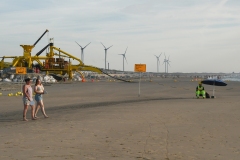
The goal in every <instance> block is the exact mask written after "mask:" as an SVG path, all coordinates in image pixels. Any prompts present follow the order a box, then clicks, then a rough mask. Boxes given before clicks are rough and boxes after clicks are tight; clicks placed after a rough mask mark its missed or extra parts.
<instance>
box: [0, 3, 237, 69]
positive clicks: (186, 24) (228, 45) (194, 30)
mask: <svg viewBox="0 0 240 160" xmlns="http://www.w3.org/2000/svg"><path fill="white" fill-rule="evenodd" d="M0 19H1V21H0V48H1V52H0V57H1V56H4V55H6V56H15V55H17V56H21V55H22V53H23V50H22V48H21V47H20V46H19V45H20V44H33V43H34V42H35V41H36V40H37V39H38V38H39V37H40V36H41V35H42V33H43V32H44V31H45V30H46V29H48V30H49V33H48V34H46V35H45V36H44V37H43V38H42V40H41V41H40V42H39V43H38V44H37V45H36V47H35V48H34V49H33V54H35V53H37V52H38V51H39V50H41V49H42V48H43V47H44V46H46V45H47V43H48V39H49V38H52V37H54V45H55V46H56V47H58V48H61V49H62V50H64V51H66V52H68V53H70V54H72V55H74V56H77V57H79V58H80V56H81V50H80V47H79V46H78V45H77V44H76V43H75V41H77V42H78V43H79V44H80V45H82V46H85V45H86V44H88V43H89V42H91V44H90V45H89V46H88V47H87V48H86V49H85V54H84V57H85V58H84V63H85V64H88V65H93V66H97V67H100V68H104V65H105V63H104V48H103V46H102V45H101V43H100V42H102V43H103V44H104V45H105V46H106V47H109V46H111V45H113V47H111V48H110V49H109V50H108V54H107V62H108V63H109V66H110V69H117V70H122V60H123V59H122V56H120V55H118V54H123V53H124V52H125V49H126V48H127V47H128V50H127V53H126V58H127V62H128V63H125V70H127V71H133V70H134V64H137V63H142V64H146V65H147V71H149V72H156V71H157V59H156V57H155V56H154V55H159V54H161V53H162V55H161V57H160V63H161V65H160V67H159V70H160V72H164V64H163V60H164V58H165V57H164V53H165V55H166V58H168V57H169V59H170V61H171V62H170V65H171V66H170V67H169V72H226V73H230V72H237V73H238V72H240V63H239V60H240V46H239V40H240V29H239V28H240V1H238V0H211V1H209V0H178V1H176V0H131V1H129V0H69V1H66V0H65V1H63V0H41V1H35V0H33V1H29V0H1V3H0ZM44 54H45V53H44Z"/></svg>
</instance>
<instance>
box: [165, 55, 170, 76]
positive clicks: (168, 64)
mask: <svg viewBox="0 0 240 160" xmlns="http://www.w3.org/2000/svg"><path fill="white" fill-rule="evenodd" d="M169 57H170V56H168V59H167V62H166V63H167V73H168V66H171V65H170V63H169V62H171V61H170V60H169Z"/></svg>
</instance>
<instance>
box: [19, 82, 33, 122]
mask: <svg viewBox="0 0 240 160" xmlns="http://www.w3.org/2000/svg"><path fill="white" fill-rule="evenodd" d="M25 82H26V84H25V85H23V87H22V92H23V105H24V109H23V121H28V120H27V118H26V115H27V110H28V106H31V115H32V120H36V118H35V117H34V101H33V98H32V86H31V79H30V78H26V79H25Z"/></svg>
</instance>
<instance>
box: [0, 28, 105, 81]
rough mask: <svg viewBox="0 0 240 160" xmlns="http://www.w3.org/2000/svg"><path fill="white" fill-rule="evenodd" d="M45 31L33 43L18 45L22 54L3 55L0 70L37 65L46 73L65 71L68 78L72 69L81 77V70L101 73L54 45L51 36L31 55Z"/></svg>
mask: <svg viewBox="0 0 240 160" xmlns="http://www.w3.org/2000/svg"><path fill="white" fill-rule="evenodd" d="M47 32H48V30H46V31H45V32H44V33H43V34H42V35H41V37H40V38H39V39H38V40H37V41H36V42H35V43H34V44H33V45H20V46H21V47H22V48H23V55H22V56H3V57H2V60H1V61H0V70H2V69H5V68H8V67H27V69H28V70H33V69H34V68H35V66H37V67H38V69H39V70H41V71H45V72H46V74H50V73H53V74H61V75H65V74H66V73H67V74H68V76H69V79H72V78H73V72H74V71H77V72H78V73H80V75H81V78H82V79H84V75H83V73H82V71H92V72H97V73H103V71H102V70H101V69H99V68H97V67H94V66H89V65H85V64H84V63H83V62H82V61H81V60H80V59H79V58H77V57H75V56H73V55H71V54H69V53H67V52H65V51H63V50H61V49H60V48H58V47H55V46H54V42H53V38H50V42H49V44H48V45H46V46H45V47H44V48H43V49H41V50H40V51H39V52H37V53H36V54H35V55H32V49H33V48H34V47H35V45H36V44H37V43H38V42H39V41H40V40H41V38H42V37H43V36H44V35H45V34H46V33H47ZM47 48H49V52H48V53H47V54H46V56H40V55H41V54H42V52H43V51H44V50H46V49H47ZM54 51H58V52H59V54H57V53H55V52H54ZM56 56H58V57H56ZM6 58H13V60H12V62H10V63H9V62H8V63H6V62H4V60H5V59H6ZM64 58H68V61H66V60H65V59H64ZM71 59H73V60H76V61H78V63H79V64H72V62H71ZM34 62H36V63H34Z"/></svg>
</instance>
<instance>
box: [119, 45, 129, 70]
mask: <svg viewBox="0 0 240 160" xmlns="http://www.w3.org/2000/svg"><path fill="white" fill-rule="evenodd" d="M127 49H128V47H127V48H126V51H125V53H124V54H119V55H122V56H123V71H124V59H125V60H126V62H127V59H126V53H127Z"/></svg>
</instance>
